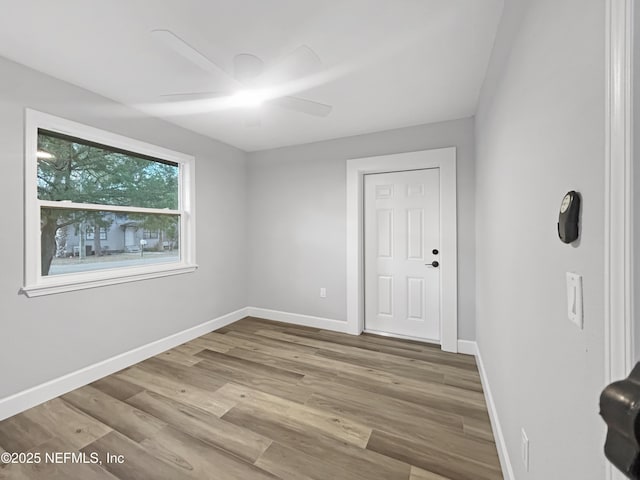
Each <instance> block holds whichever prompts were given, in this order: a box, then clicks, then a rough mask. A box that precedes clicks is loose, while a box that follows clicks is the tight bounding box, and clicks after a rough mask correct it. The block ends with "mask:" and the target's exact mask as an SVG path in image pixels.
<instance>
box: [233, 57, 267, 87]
mask: <svg viewBox="0 0 640 480" xmlns="http://www.w3.org/2000/svg"><path fill="white" fill-rule="evenodd" d="M263 69H264V63H263V61H262V60H261V59H260V58H258V57H256V56H255V55H251V54H250V53H240V54H239V55H236V56H235V57H234V58H233V76H234V77H235V79H236V80H237V81H239V82H241V83H249V82H251V81H252V80H254V79H255V78H257V77H258V76H259V75H260V74H261V73H262V71H263Z"/></svg>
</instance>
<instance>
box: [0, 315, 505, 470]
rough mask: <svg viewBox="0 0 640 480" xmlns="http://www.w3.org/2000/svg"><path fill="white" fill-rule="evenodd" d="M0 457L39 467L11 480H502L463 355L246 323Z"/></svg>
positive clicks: (68, 403) (109, 382) (145, 369)
mask: <svg viewBox="0 0 640 480" xmlns="http://www.w3.org/2000/svg"><path fill="white" fill-rule="evenodd" d="M3 451H7V452H31V453H33V454H34V455H35V454H36V453H38V454H40V455H41V459H42V460H41V462H40V463H37V464H33V463H32V464H1V463H0V479H12V480H13V479H17V480H22V479H46V480H52V479H53V480H55V479H82V480H91V479H107V480H117V479H120V480H133V479H154V480H156V479H167V480H182V479H191V480H193V479H197V480H205V479H216V480H227V479H231V480H233V479H238V480H247V479H257V480H260V479H273V478H280V479H285V480H289V479H290V480H304V479H313V480H325V479H345V480H352V479H353V480H372V479H381V480H494V479H501V478H503V477H502V474H501V471H500V465H499V461H498V456H497V453H496V447H495V444H494V440H493V435H492V432H491V425H490V423H489V417H488V415H487V408H486V405H485V402H484V397H483V394H482V386H481V384H480V378H479V375H478V370H477V368H476V364H475V360H474V358H473V357H471V356H466V355H456V354H450V353H444V352H442V351H440V349H439V348H437V347H435V346H431V345H425V344H421V343H416V342H408V341H404V340H396V339H391V338H387V337H379V336H373V335H361V336H359V337H354V336H350V335H345V334H340V333H335V332H329V331H325V330H318V329H312V328H304V327H295V326H291V325H287V324H283V323H277V322H269V321H266V320H261V319H257V318H245V319H243V320H241V321H239V322H236V323H234V324H232V325H230V326H228V327H226V328H223V329H221V330H218V331H216V332H213V333H210V334H207V335H204V336H203V337H200V338H198V339H195V340H193V341H191V342H188V343H186V344H184V345H180V346H179V347H177V348H174V349H172V350H169V351H167V352H164V353H162V354H160V355H158V356H156V357H154V358H150V359H148V360H146V361H144V362H141V363H139V364H136V365H134V366H132V367H129V368H127V369H125V370H122V371H120V372H118V373H115V374H114V375H111V376H109V377H106V378H103V379H102V380H99V381H97V382H94V383H93V384H91V385H87V386H85V387H82V388H79V389H77V390H75V391H73V392H70V393H68V394H66V395H63V396H62V397H59V398H56V399H54V400H51V401H49V402H46V403H44V404H42V405H39V406H37V407H35V408H32V409H30V410H28V411H26V412H23V413H21V414H19V415H16V416H14V417H11V418H8V419H6V420H4V421H2V422H0V452H3ZM47 452H49V453H52V452H76V453H78V458H81V457H79V455H80V453H84V454H86V457H84V458H86V459H87V461H86V463H77V462H74V461H71V460H69V461H67V462H65V463H52V462H49V461H45V459H46V457H45V454H46V453H47ZM108 454H110V455H122V456H123V459H124V461H123V462H122V463H121V462H117V461H112V462H107V461H106V456H107V455H108ZM91 455H97V457H91ZM92 458H99V459H100V461H101V463H91V459H92Z"/></svg>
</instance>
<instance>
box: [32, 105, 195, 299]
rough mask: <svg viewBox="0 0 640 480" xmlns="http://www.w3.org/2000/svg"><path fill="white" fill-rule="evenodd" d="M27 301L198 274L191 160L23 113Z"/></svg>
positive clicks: (64, 122)
mask: <svg viewBox="0 0 640 480" xmlns="http://www.w3.org/2000/svg"><path fill="white" fill-rule="evenodd" d="M25 139H26V148H25V162H26V164H25V174H26V178H25V194H26V202H25V221H26V227H25V233H26V240H25V286H24V288H23V289H22V290H23V292H24V293H26V294H27V295H28V296H37V295H44V294H48V293H59V292H63V291H68V290H78V289H82V288H90V287H96V286H102V285H109V284H113V283H121V282H128V281H134V280H142V279H146V278H153V277H158V276H166V275H173V274H179V273H186V272H190V271H193V270H195V268H196V265H195V251H194V232H195V224H194V212H193V210H194V208H193V207H194V186H193V163H194V158H193V157H191V156H188V155H184V154H181V153H177V152H173V151H170V150H167V149H164V148H161V147H157V146H154V145H149V144H147V143H142V142H139V141H136V140H132V139H129V138H126V137H122V136H120V135H115V134H112V133H109V132H105V131H102V130H98V129H95V128H92V127H87V126H84V125H81V124H78V123H75V122H71V121H68V120H64V119H61V118H58V117H54V116H51V115H47V114H44V113H40V112H35V111H33V110H27V112H26V134H25Z"/></svg>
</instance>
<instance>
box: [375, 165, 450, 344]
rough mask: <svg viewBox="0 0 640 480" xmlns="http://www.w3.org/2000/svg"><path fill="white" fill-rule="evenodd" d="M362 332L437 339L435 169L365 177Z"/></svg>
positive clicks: (437, 182)
mask: <svg viewBox="0 0 640 480" xmlns="http://www.w3.org/2000/svg"><path fill="white" fill-rule="evenodd" d="M364 197H365V198H364V202H365V205H364V230H365V231H364V238H365V245H364V252H365V328H366V329H367V330H369V331H378V332H385V333H390V334H396V335H403V336H410V337H415V338H419V339H424V340H430V341H439V340H440V272H439V269H438V268H434V267H432V266H431V262H432V261H433V260H438V255H436V254H433V253H432V251H433V249H438V250H440V176H439V170H438V169H437V168H435V169H428V170H415V171H408V172H393V173H381V174H371V175H365V181H364Z"/></svg>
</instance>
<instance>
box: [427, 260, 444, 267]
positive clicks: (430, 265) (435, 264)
mask: <svg viewBox="0 0 640 480" xmlns="http://www.w3.org/2000/svg"><path fill="white" fill-rule="evenodd" d="M425 265H426V266H427V267H433V268H438V267H439V266H440V263H438V261H437V260H434V261H433V262H431V263H425Z"/></svg>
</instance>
